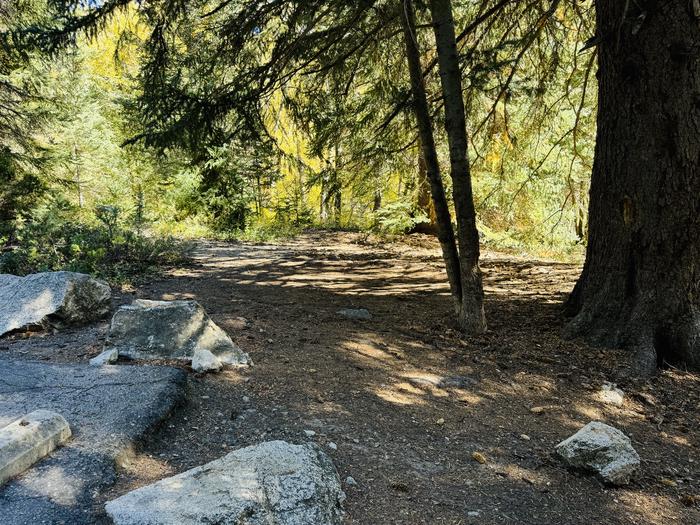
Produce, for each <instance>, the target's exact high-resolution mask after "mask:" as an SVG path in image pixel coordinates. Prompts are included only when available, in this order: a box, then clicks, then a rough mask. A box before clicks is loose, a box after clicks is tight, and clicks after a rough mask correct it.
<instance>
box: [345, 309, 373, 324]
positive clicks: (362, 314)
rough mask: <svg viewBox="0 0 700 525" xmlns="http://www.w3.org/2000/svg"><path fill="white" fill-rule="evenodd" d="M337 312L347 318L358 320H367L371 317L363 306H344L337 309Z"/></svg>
mask: <svg viewBox="0 0 700 525" xmlns="http://www.w3.org/2000/svg"><path fill="white" fill-rule="evenodd" d="M338 314H339V315H342V316H343V317H346V318H347V319H353V320H359V321H369V320H370V319H372V314H371V313H369V310H367V309H365V308H344V309H343V310H338Z"/></svg>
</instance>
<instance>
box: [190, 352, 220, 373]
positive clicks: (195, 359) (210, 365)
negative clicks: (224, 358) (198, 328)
mask: <svg viewBox="0 0 700 525" xmlns="http://www.w3.org/2000/svg"><path fill="white" fill-rule="evenodd" d="M222 367H223V364H221V361H220V360H219V358H218V357H216V356H215V355H214V354H212V353H211V352H210V351H209V350H205V349H204V348H197V349H195V351H194V355H193V356H192V370H194V371H195V372H199V373H205V372H218V371H219V370H221V368H222Z"/></svg>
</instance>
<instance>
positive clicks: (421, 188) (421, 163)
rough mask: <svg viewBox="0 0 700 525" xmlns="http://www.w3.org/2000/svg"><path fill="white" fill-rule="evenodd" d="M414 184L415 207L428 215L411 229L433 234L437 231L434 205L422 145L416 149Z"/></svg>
mask: <svg viewBox="0 0 700 525" xmlns="http://www.w3.org/2000/svg"><path fill="white" fill-rule="evenodd" d="M416 186H417V189H418V192H417V197H416V207H417V208H418V210H419V211H420V212H422V213H423V214H424V215H425V216H426V217H428V222H422V223H420V224H416V225H415V227H414V228H413V231H414V232H416V233H426V234H428V235H435V234H436V232H437V223H436V217H435V206H433V201H432V199H431V197H430V181H429V180H428V168H427V167H426V165H425V158H424V156H423V148H422V147H420V148H419V151H418V176H417V184H416Z"/></svg>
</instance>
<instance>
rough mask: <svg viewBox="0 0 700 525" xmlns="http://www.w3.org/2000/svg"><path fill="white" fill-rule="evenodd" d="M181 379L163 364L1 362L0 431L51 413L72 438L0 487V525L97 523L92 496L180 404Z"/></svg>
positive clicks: (97, 510) (110, 481)
mask: <svg viewBox="0 0 700 525" xmlns="http://www.w3.org/2000/svg"><path fill="white" fill-rule="evenodd" d="M186 379H187V375H186V374H185V373H184V372H183V371H182V370H179V369H176V368H171V367H163V366H104V367H95V366H90V365H88V364H87V363H85V364H82V365H54V364H47V363H35V362H28V361H12V360H4V359H0V427H1V426H5V425H8V424H10V423H12V422H13V421H16V420H17V419H18V418H20V417H23V416H24V415H25V414H27V412H31V411H34V410H40V409H44V410H51V411H54V412H57V413H59V414H61V415H62V416H63V417H64V418H65V419H66V420H67V421H69V422H70V426H71V430H72V431H73V437H72V439H71V440H70V441H68V442H67V443H66V444H65V445H64V446H63V447H61V448H60V449H57V450H55V451H54V452H53V453H52V454H51V455H49V456H47V457H46V458H44V459H43V460H42V461H40V462H39V463H37V464H35V465H34V466H33V467H32V468H30V469H29V470H27V471H26V472H24V474H22V475H21V476H19V477H17V478H14V479H12V480H10V481H8V482H7V483H6V484H5V485H4V486H3V487H2V488H0V522H1V523H2V524H3V525H35V524H37V523H66V524H68V523H70V524H71V525H88V524H94V523H99V516H100V514H102V512H101V509H100V508H98V507H97V506H96V505H95V497H99V494H100V493H101V492H104V491H106V490H107V489H108V488H109V487H110V486H111V485H112V484H113V483H114V482H115V480H116V471H115V469H116V464H117V463H118V462H121V461H123V459H124V458H125V457H128V456H127V453H128V451H129V450H131V449H132V448H133V447H134V445H135V444H136V443H137V442H138V441H139V440H140V439H142V438H143V436H144V435H145V433H146V432H147V431H148V430H149V429H150V428H153V427H154V426H156V425H157V424H158V423H159V422H160V421H161V420H162V419H163V418H164V417H166V416H167V415H168V414H169V413H170V411H171V410H172V409H173V408H174V407H175V406H176V405H177V404H178V403H180V402H181V401H182V399H184V386H185V382H186Z"/></svg>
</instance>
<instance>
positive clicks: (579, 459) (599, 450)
mask: <svg viewBox="0 0 700 525" xmlns="http://www.w3.org/2000/svg"><path fill="white" fill-rule="evenodd" d="M556 453H557V455H558V456H559V457H560V458H561V459H562V460H563V461H564V463H566V465H568V466H569V467H572V468H575V469H582V470H587V471H590V472H593V473H595V474H596V475H597V476H598V477H599V478H600V479H601V480H602V481H604V482H606V483H610V484H612V485H624V484H626V483H628V482H629V480H630V477H631V476H632V474H633V473H634V472H635V471H636V470H637V468H638V467H639V454H637V451H636V450H634V448H633V447H632V443H631V441H630V439H629V438H628V437H627V436H626V435H625V434H623V433H622V432H620V431H619V430H618V429H616V428H615V427H611V426H609V425H606V424H604V423H601V422H599V421H592V422H590V423H588V424H587V425H586V426H585V427H583V428H582V429H581V430H579V431H578V432H576V434H574V435H573V436H571V437H570V438H568V439H565V440H564V441H562V442H561V443H559V444H558V445H557V446H556Z"/></svg>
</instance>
